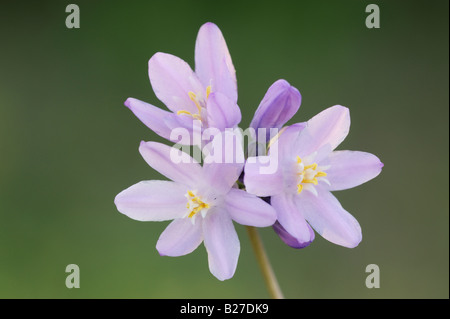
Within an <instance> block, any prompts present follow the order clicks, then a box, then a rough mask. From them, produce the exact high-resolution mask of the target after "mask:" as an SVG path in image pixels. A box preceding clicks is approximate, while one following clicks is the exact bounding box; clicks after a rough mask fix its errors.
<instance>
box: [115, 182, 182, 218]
mask: <svg viewBox="0 0 450 319" xmlns="http://www.w3.org/2000/svg"><path fill="white" fill-rule="evenodd" d="M186 192H187V188H186V186H184V185H181V184H177V183H174V182H169V181H142V182H139V183H137V184H135V185H133V186H130V187H129V188H127V189H125V190H123V191H122V192H120V193H119V194H118V195H117V196H116V198H115V199H114V203H115V204H116V206H117V210H118V211H119V212H121V213H122V214H124V215H127V216H128V217H130V218H132V219H135V220H140V221H162V220H170V219H174V218H179V217H182V216H183V215H184V214H186V197H185V196H184V195H185V194H186Z"/></svg>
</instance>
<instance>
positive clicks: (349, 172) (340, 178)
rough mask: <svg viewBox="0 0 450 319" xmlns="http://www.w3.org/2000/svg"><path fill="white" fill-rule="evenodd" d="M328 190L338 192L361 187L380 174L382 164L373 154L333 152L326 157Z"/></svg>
mask: <svg viewBox="0 0 450 319" xmlns="http://www.w3.org/2000/svg"><path fill="white" fill-rule="evenodd" d="M327 164H328V165H330V168H329V169H327V171H326V172H327V180H328V181H329V182H330V185H331V186H330V187H329V190H331V191H338V190H343V189H348V188H352V187H356V186H358V185H361V184H363V183H365V182H367V181H370V180H371V179H372V178H375V177H377V176H378V174H380V172H381V169H382V167H383V163H381V161H380V160H379V159H378V157H376V156H375V155H373V154H370V153H366V152H357V151H335V152H332V153H331V154H330V155H329V156H328V160H327Z"/></svg>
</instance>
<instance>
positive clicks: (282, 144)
mask: <svg viewBox="0 0 450 319" xmlns="http://www.w3.org/2000/svg"><path fill="white" fill-rule="evenodd" d="M306 126H307V124H306V122H302V123H296V124H293V125H290V126H287V127H284V128H282V129H281V130H280V131H279V133H278V135H277V136H275V137H274V138H272V140H271V141H270V143H269V153H270V154H272V155H274V152H277V153H278V154H279V156H278V158H279V159H280V161H282V160H288V159H296V157H297V155H298V154H297V150H295V149H293V147H292V146H293V145H294V143H295V141H296V140H297V138H298V136H299V134H300V133H301V132H302V131H303V130H304V129H305V128H306Z"/></svg>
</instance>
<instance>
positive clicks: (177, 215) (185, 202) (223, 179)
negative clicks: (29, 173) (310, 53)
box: [115, 23, 383, 280]
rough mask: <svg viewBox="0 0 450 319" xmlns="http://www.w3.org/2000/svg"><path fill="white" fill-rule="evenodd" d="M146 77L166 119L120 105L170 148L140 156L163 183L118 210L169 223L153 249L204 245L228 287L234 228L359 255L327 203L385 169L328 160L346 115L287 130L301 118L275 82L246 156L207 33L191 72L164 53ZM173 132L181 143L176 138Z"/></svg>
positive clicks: (360, 159) (228, 66) (352, 155)
mask: <svg viewBox="0 0 450 319" xmlns="http://www.w3.org/2000/svg"><path fill="white" fill-rule="evenodd" d="M148 69H149V77H150V82H151V85H152V88H153V90H154V92H155V94H156V96H157V97H158V99H159V100H161V102H163V103H164V104H165V105H166V106H167V108H168V109H169V111H165V110H162V109H160V108H158V107H155V106H153V105H151V104H148V103H145V102H142V101H140V100H137V99H134V98H128V99H127V100H126V101H125V105H126V106H127V107H128V108H130V110H131V111H132V112H133V113H134V114H135V115H136V116H137V117H138V118H139V119H140V120H141V121H142V122H143V123H144V124H145V125H146V126H148V127H149V128H150V129H151V130H153V131H154V132H155V133H157V134H158V135H160V136H161V137H163V138H165V139H167V140H169V141H171V142H174V143H178V144H177V145H176V146H175V147H170V146H167V145H164V144H161V143H156V142H141V144H140V147H139V152H140V153H141V155H142V157H143V158H144V160H145V161H146V162H147V163H148V165H150V166H151V167H152V168H153V169H155V170H156V171H158V172H159V173H161V174H162V175H164V176H165V177H167V178H168V179H170V180H171V181H156V180H153V181H142V182H139V183H137V184H135V185H133V186H131V187H129V188H127V189H125V190H124V191H122V192H121V193H119V194H118V195H117V196H116V198H115V204H116V206H117V209H118V210H119V211H120V212H121V213H123V214H125V215H127V216H129V217H130V218H133V219H135V220H139V221H165V220H173V221H172V222H171V223H170V224H169V225H168V226H167V228H166V229H165V230H164V232H163V233H162V234H161V236H160V237H159V240H158V242H157V244H156V249H157V250H158V252H159V253H160V255H162V256H181V255H185V254H188V253H190V252H192V251H193V250H195V249H196V248H197V247H198V246H199V245H200V244H201V243H202V242H203V243H204V245H205V248H206V250H207V253H208V263H209V269H210V271H211V273H212V274H213V275H214V276H215V277H217V278H218V279H219V280H225V279H229V278H231V277H232V276H233V275H234V273H235V270H236V266H237V262H238V258H239V252H240V244H239V239H238V236H237V233H236V230H235V228H234V225H233V221H234V222H237V223H239V224H242V225H247V226H254V227H268V226H272V227H273V229H274V230H275V232H276V233H277V234H278V235H279V236H280V238H281V239H282V240H283V241H284V242H285V243H286V244H288V245H289V246H291V247H294V248H304V247H306V246H308V245H309V244H310V243H311V242H312V241H313V240H314V231H313V229H314V230H315V231H316V232H317V233H319V234H320V235H321V236H322V237H323V238H325V239H327V240H329V241H330V242H332V243H335V244H338V245H341V246H345V247H355V246H357V245H358V244H359V242H360V241H361V238H362V235H361V228H360V226H359V223H358V221H357V220H356V219H355V218H354V217H353V216H352V215H350V214H349V213H348V212H347V211H346V210H345V209H344V208H342V206H341V205H340V203H339V201H338V200H337V199H336V198H335V197H334V195H333V194H332V193H331V192H332V191H338V190H343V189H347V188H352V187H355V186H358V185H360V184H362V183H365V182H367V181H369V180H370V179H372V178H374V177H376V176H377V175H378V174H379V173H380V172H381V168H382V166H383V164H382V163H381V162H380V160H379V159H378V158H377V157H376V156H374V155H372V154H369V153H365V152H357V151H335V148H336V147H337V146H338V145H339V144H340V143H341V142H342V141H343V140H344V139H345V137H346V136H347V134H348V132H349V128H350V115H349V110H348V109H347V108H345V107H343V106H333V107H330V108H328V109H326V110H324V111H322V112H321V113H319V114H318V115H316V116H315V117H313V118H312V119H310V120H309V121H307V122H304V123H297V124H293V125H289V126H285V124H286V123H287V121H289V120H290V119H291V118H292V116H293V115H294V114H295V113H296V112H297V111H298V109H299V108H300V104H301V95H300V93H299V91H298V90H297V89H296V88H294V87H293V86H291V85H290V84H289V83H288V82H287V81H285V80H278V81H276V82H275V83H274V84H273V85H272V86H271V87H270V88H269V89H268V91H267V93H266V95H265V96H264V98H263V99H262V101H261V103H260V105H259V106H258V108H257V110H256V112H255V115H254V118H253V120H252V121H251V124H250V129H251V133H250V134H249V136H250V140H251V141H250V142H249V143H248V145H250V146H251V147H250V148H249V149H248V150H247V151H244V144H245V143H244V142H243V138H244V134H242V130H239V129H238V124H239V123H240V121H241V112H240V108H239V106H238V105H237V99H238V94H237V82H236V72H235V69H234V66H233V63H232V60H231V57H230V54H229V52H228V48H227V45H226V42H225V40H224V38H223V35H222V33H221V31H220V30H219V28H218V27H217V26H216V25H215V24H213V23H206V24H204V25H203V26H202V27H201V28H200V31H199V33H198V36H197V40H196V45H195V71H193V70H192V69H191V67H190V66H189V65H188V64H187V63H186V62H184V61H183V60H181V59H180V58H178V57H175V56H173V55H170V54H166V53H156V54H155V55H154V56H153V57H152V58H151V59H150V61H149V68H148ZM180 129H182V130H183V132H185V133H186V134H187V135H188V138H182V139H180V135H179V134H174V131H177V130H180ZM206 132H209V134H208V138H206V139H203V140H202V141H201V142H198V139H196V138H195V136H196V134H200V135H202V134H204V133H206ZM211 132H212V133H211ZM181 144H185V145H194V146H195V147H199V148H200V149H201V155H202V157H201V158H200V159H199V158H193V157H191V156H190V155H189V154H188V153H187V152H183V151H182V150H180V147H179V146H180V145H181ZM188 149H189V148H188ZM269 166H271V169H268V167H269Z"/></svg>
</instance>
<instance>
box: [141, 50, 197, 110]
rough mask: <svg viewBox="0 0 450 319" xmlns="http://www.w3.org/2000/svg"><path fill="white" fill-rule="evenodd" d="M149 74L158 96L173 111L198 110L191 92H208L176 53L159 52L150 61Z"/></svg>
mask: <svg viewBox="0 0 450 319" xmlns="http://www.w3.org/2000/svg"><path fill="white" fill-rule="evenodd" d="M148 74H149V77H150V82H151V84H152V88H153V91H155V94H156V96H157V97H158V99H160V100H161V101H162V102H163V103H164V104H165V105H166V106H167V108H169V109H170V110H171V111H172V112H177V111H180V110H185V111H189V112H191V113H197V112H198V109H197V107H196V106H195V103H194V102H193V101H192V100H191V98H190V97H189V92H193V93H195V94H206V93H205V90H206V89H205V88H203V85H202V84H201V83H200V80H199V79H198V78H197V75H195V73H194V71H192V69H191V67H190V66H189V65H188V64H187V63H186V62H184V61H183V60H181V59H180V58H178V57H176V56H174V55H171V54H167V53H161V52H158V53H156V54H154V55H153V56H152V58H151V59H150V61H149V62H148Z"/></svg>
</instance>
